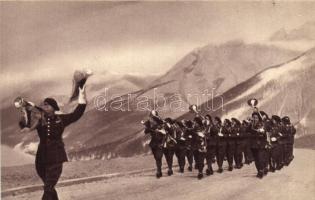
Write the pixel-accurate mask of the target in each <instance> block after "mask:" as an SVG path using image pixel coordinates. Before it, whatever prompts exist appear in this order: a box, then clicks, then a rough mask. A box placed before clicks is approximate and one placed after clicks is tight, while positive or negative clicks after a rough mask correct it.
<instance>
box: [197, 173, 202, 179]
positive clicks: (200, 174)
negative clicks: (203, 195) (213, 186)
mask: <svg viewBox="0 0 315 200" xmlns="http://www.w3.org/2000/svg"><path fill="white" fill-rule="evenodd" d="M202 178H203V174H202V173H200V172H199V174H198V179H199V180H200V179H202Z"/></svg>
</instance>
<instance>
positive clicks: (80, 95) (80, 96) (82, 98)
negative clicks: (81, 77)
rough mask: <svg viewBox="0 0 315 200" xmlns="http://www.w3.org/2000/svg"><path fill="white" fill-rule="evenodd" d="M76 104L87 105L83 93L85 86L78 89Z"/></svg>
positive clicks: (84, 93)
mask: <svg viewBox="0 0 315 200" xmlns="http://www.w3.org/2000/svg"><path fill="white" fill-rule="evenodd" d="M78 103H79V104H86V103H87V99H86V92H85V85H84V86H83V87H82V88H81V87H79V98H78Z"/></svg>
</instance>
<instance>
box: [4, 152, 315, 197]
mask: <svg viewBox="0 0 315 200" xmlns="http://www.w3.org/2000/svg"><path fill="white" fill-rule="evenodd" d="M314 166H315V151H314V150H304V149H298V150H295V159H294V161H293V162H292V163H291V165H290V166H289V167H285V168H284V169H282V170H281V171H277V172H276V173H269V174H268V176H267V177H265V178H264V179H262V180H260V179H257V178H256V177H255V175H256V173H255V167H254V165H253V164H252V165H250V166H245V167H244V168H243V169H241V170H234V171H233V172H228V171H224V173H223V174H218V173H215V174H214V175H212V176H210V177H205V178H204V179H202V180H197V178H196V175H197V174H196V171H194V172H185V174H178V173H175V175H173V176H172V177H165V176H164V177H162V178H161V179H159V180H158V179H156V178H155V176H154V174H153V173H145V174H141V175H137V176H128V177H120V178H114V179H109V180H105V181H99V182H94V183H86V184H79V185H72V186H68V187H61V188H58V189H57V190H58V193H59V197H60V199H62V200H83V199H84V200H86V199H89V200H103V199H106V200H111V199H112V200H120V199H124V200H138V199H139V200H144V199H145V200H157V199H163V200H165V199H172V200H186V199H187V200H188V199H189V200H193V199H196V200H197V199H198V200H209V199H216V200H227V199H229V200H230V199H233V200H238V199H239V200H252V199H255V200H256V199H257V200H260V199H261V200H265V199H268V200H273V199H276V200H298V199H307V200H314V199H315V170H314ZM165 174H166V173H164V175H165ZM41 195H42V192H41V191H37V192H32V193H29V194H23V195H18V196H8V197H5V198H3V199H4V200H13V199H15V200H29V199H40V198H41Z"/></svg>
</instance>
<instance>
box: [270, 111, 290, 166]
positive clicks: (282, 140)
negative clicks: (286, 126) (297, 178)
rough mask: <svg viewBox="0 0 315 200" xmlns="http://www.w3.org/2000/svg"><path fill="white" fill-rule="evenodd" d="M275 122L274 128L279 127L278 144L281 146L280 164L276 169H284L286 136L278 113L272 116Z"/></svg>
mask: <svg viewBox="0 0 315 200" xmlns="http://www.w3.org/2000/svg"><path fill="white" fill-rule="evenodd" d="M271 119H272V122H273V128H274V129H277V131H278V134H279V138H278V145H279V146H280V147H279V154H280V164H279V165H278V166H277V168H276V170H280V169H282V167H283V166H284V149H285V143H286V140H287V138H286V136H285V135H284V134H283V126H282V124H281V118H280V117H279V116H277V115H273V116H272V117H271Z"/></svg>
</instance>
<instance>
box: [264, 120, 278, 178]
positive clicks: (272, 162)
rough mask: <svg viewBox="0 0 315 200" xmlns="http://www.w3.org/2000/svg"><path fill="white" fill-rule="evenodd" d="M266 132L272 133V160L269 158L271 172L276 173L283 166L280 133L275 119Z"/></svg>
mask: <svg viewBox="0 0 315 200" xmlns="http://www.w3.org/2000/svg"><path fill="white" fill-rule="evenodd" d="M266 130H267V131H268V132H270V144H271V145H270V158H269V171H270V172H275V170H276V169H278V168H279V166H280V164H281V156H282V155H281V151H282V149H281V147H280V145H279V142H278V141H279V139H280V137H281V136H280V132H279V126H278V123H277V122H276V120H275V119H272V121H270V122H269V124H268V125H267V126H266Z"/></svg>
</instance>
